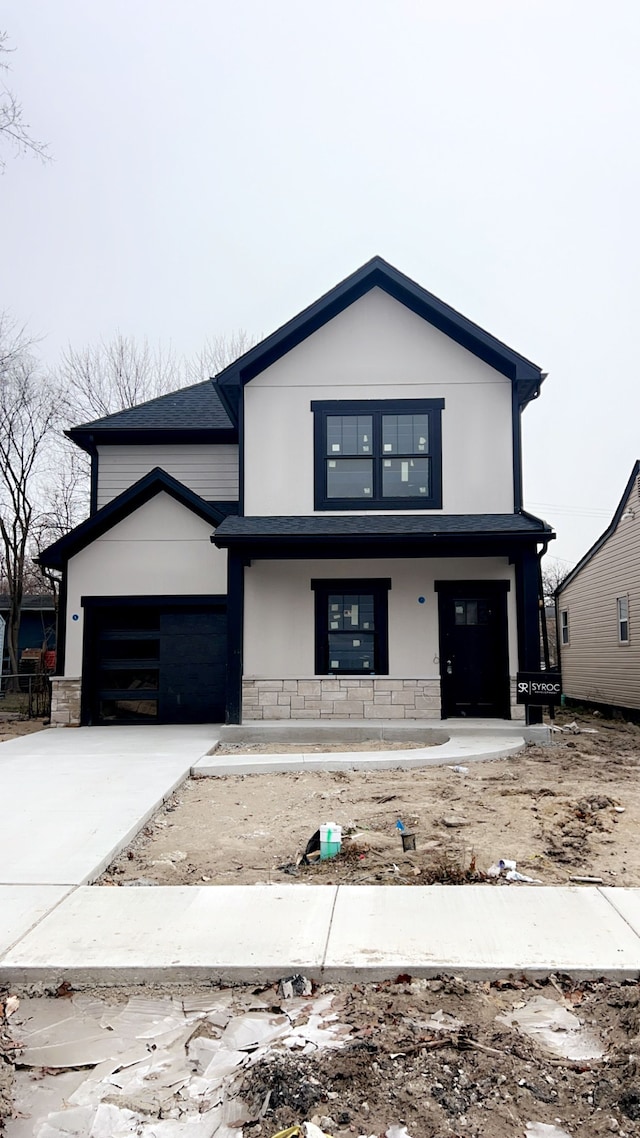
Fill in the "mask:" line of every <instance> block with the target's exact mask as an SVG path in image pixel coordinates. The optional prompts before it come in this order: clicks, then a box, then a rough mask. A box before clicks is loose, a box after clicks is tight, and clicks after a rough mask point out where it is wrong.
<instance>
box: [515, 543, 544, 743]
mask: <svg viewBox="0 0 640 1138" xmlns="http://www.w3.org/2000/svg"><path fill="white" fill-rule="evenodd" d="M515 570H516V607H517V612H518V668H519V671H521V672H539V671H540V614H539V606H538V557H537V552H536V549H535V548H533V549H530V550H529V549H528V550H527V551H526V552H524V553H521V554H520V555H519V556H518V557H517V558H516V562H515ZM526 716H527V723H528V724H532V723H542V708H541V707H536V706H534V705H530V704H527V710H526Z"/></svg>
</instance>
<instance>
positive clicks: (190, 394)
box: [71, 379, 234, 434]
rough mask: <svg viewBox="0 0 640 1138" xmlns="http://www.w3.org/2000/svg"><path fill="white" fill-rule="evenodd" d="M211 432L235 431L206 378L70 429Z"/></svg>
mask: <svg viewBox="0 0 640 1138" xmlns="http://www.w3.org/2000/svg"><path fill="white" fill-rule="evenodd" d="M189 429H193V430H200V431H202V430H212V431H231V430H233V429H234V427H233V424H232V422H231V420H230V419H229V416H228V415H227V413H226V411H225V409H224V407H223V406H222V403H221V402H220V396H219V395H218V392H217V391H216V389H215V386H214V384H213V382H212V381H211V380H210V379H206V380H205V381H204V382H203V383H194V384H193V385H192V386H191V387H183V388H181V389H180V390H179V391H172V392H170V393H169V395H160V396H158V398H157V399H150V400H149V401H148V402H147V403H139V404H138V406H137V407H128V408H126V409H125V410H124V411H116V412H115V414H113V415H106V416H105V417H104V418H103V419H93V420H92V421H91V422H90V423H81V424H80V425H79V426H76V427H73V428H72V431H71V434H74V433H75V432H76V431H110V430H113V431H128V430H132V431H140V430H142V431H143V430H150V431H165V430H166V431H169V430H189Z"/></svg>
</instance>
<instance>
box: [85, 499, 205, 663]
mask: <svg viewBox="0 0 640 1138" xmlns="http://www.w3.org/2000/svg"><path fill="white" fill-rule="evenodd" d="M212 533H213V527H212V525H211V523H210V522H206V521H204V520H203V519H202V518H199V517H198V516H197V515H196V514H194V513H192V512H191V511H190V510H188V509H186V507H184V506H182V505H180V503H179V502H176V501H175V499H173V498H171V497H170V496H169V495H168V494H164V493H160V494H157V495H156V496H155V497H154V498H152V499H151V500H150V501H149V502H146V503H145V505H143V506H141V507H140V509H138V510H136V511H135V512H134V513H132V514H130V515H129V516H128V517H126V518H124V519H123V521H121V522H119V523H118V525H115V526H113V527H112V529H110V530H109V531H108V532H107V533H105V534H104V535H103V536H102V537H99V538H97V539H96V541H94V542H93V543H92V544H91V545H89V546H87V547H86V549H83V550H81V551H80V553H77V554H76V556H75V557H72V558H71V559H70V561H69V567H68V578H67V597H68V600H67V626H66V633H67V644H66V654H65V675H66V676H79V675H80V672H81V667H82V635H83V617H84V613H83V608H82V604H81V598H82V597H83V596H105V597H114V596H115V597H117V596H138V595H139V596H158V595H160V596H162V595H166V596H187V595H188V596H191V595H196V596H197V595H201V594H202V595H212V594H225V593H226V591H227V558H226V553H225V552H224V551H222V550H219V549H216V547H215V546H214V545H212V543H211V541H210V540H209V539H210V536H211V534H212ZM74 616H77V618H78V619H77V620H74V619H73V618H74Z"/></svg>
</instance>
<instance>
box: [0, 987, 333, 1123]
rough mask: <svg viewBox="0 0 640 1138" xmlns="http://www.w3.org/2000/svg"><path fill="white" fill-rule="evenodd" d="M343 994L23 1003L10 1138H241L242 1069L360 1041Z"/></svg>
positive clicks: (16, 1027)
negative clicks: (276, 1001)
mask: <svg viewBox="0 0 640 1138" xmlns="http://www.w3.org/2000/svg"><path fill="white" fill-rule="evenodd" d="M332 1002H333V996H331V995H323V996H318V997H314V996H309V997H293V998H290V999H288V1000H287V1001H286V1005H284V1006H283V1010H282V1011H279V1010H277V1011H273V1010H271V1009H270V1008H269V1006H268V1005H267V1004H266V1002H265V1001H264V1000H261V999H260V996H251V995H247V994H246V993H238V992H236V991H234V990H232V989H226V990H222V991H220V992H203V993H200V994H197V993H196V994H195V995H189V996H185V997H184V998H178V997H176V996H157V997H149V996H134V997H132V998H130V999H129V1000H127V1002H126V1003H123V1004H116V1003H111V1002H109V999H108V997H107V998H105V999H97V998H95V997H92V996H91V995H87V994H82V993H77V994H75V995H74V996H73V997H72V998H71V999H57V1000H54V1001H52V1000H49V999H46V998H38V997H34V998H25V999H21V1000H20V1002H19V1007H16V1008H15V1009H14V1010H13V1014H12V1018H11V1030H12V1034H13V1037H14V1040H15V1041H16V1042H19V1043H20V1045H21V1052H20V1053H19V1054H18V1057H17V1064H16V1068H17V1069H16V1075H15V1084H14V1113H15V1117H14V1119H13V1120H12V1121H10V1122H9V1123H8V1125H7V1129H6V1135H7V1138H85V1136H90V1138H127V1136H128V1135H137V1136H138V1138H144V1136H147V1138H179V1136H183V1135H187V1136H188V1138H214V1135H215V1136H216V1138H241V1135H242V1130H241V1126H242V1122H243V1121H244V1122H246V1121H248V1118H247V1117H246V1111H247V1108H246V1105H245V1104H244V1103H243V1102H242V1101H240V1100H239V1098H238V1097H237V1095H236V1094H235V1093H234V1084H235V1083H236V1082H237V1081H238V1080H239V1078H240V1077H241V1076H242V1075H243V1074H244V1071H245V1070H246V1069H247V1068H248V1067H250V1066H252V1065H253V1064H255V1063H256V1062H258V1061H259V1060H260V1059H262V1058H263V1057H264V1056H265V1055H266V1054H267V1053H269V1052H270V1051H272V1050H277V1049H280V1050H283V1051H285V1050H289V1051H290V1050H292V1049H299V1050H300V1051H301V1053H302V1054H309V1053H311V1052H314V1051H318V1050H320V1049H324V1048H339V1047H342V1046H344V1044H345V1043H347V1042H348V1041H349V1040H350V1039H351V1036H350V1035H349V1031H348V1028H347V1027H346V1026H345V1025H342V1024H340V1023H338V1019H337V1016H336V1015H335V1014H332V1013H331V1004H332Z"/></svg>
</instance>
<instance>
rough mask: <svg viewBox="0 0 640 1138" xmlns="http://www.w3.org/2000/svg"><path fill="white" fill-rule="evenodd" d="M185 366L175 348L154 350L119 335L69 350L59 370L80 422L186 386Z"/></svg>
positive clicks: (71, 411) (73, 416)
mask: <svg viewBox="0 0 640 1138" xmlns="http://www.w3.org/2000/svg"><path fill="white" fill-rule="evenodd" d="M183 373H184V369H183V367H182V365H181V363H180V361H179V360H177V359H176V356H175V354H174V353H173V351H172V350H171V349H168V350H166V349H163V348H161V347H158V348H157V349H152V348H151V347H150V345H149V342H148V341H147V340H146V339H145V340H142V341H140V342H138V341H136V340H134V339H133V338H132V337H131V336H123V335H122V334H121V333H118V334H117V335H116V336H114V338H113V339H112V340H100V341H99V342H98V343H97V344H94V345H91V346H89V347H86V348H82V349H80V350H76V349H75V348H71V347H69V348H67V350H66V352H65V353H64V355H63V357H62V363H61V365H60V368H59V373H58V375H59V382H60V387H61V389H62V390H64V391H65V392H66V401H67V405H68V412H67V413H68V415H69V417H70V419H71V420H72V421H73V422H74V423H79V422H83V421H89V420H91V419H101V418H103V417H104V416H105V415H111V414H113V412H114V411H123V410H124V409H125V408H127V407H135V405H136V404H137V403H145V402H146V401H147V400H148V399H155V397H156V396H158V395H166V394H168V392H170V391H175V390H176V388H178V387H183V386H184V383H185V380H184V374H183Z"/></svg>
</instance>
